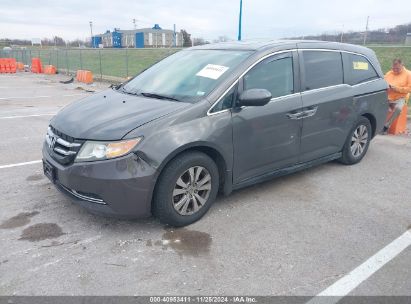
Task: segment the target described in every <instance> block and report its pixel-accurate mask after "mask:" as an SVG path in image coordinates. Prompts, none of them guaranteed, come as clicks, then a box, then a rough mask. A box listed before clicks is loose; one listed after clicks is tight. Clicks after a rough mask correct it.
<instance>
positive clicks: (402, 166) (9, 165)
mask: <svg viewBox="0 0 411 304" xmlns="http://www.w3.org/2000/svg"><path fill="white" fill-rule="evenodd" d="M62 79H67V77H64V76H45V75H33V74H28V73H20V74H14V75H0V139H1V140H0V156H1V157H0V181H1V182H0V207H1V212H0V248H1V250H0V295H199V294H200V295H309V296H314V295H317V294H319V293H321V292H322V291H324V290H326V289H327V288H329V287H330V286H332V285H333V284H337V283H338V282H339V281H340V280H342V279H344V278H345V277H347V276H348V275H350V272H351V271H352V270H354V269H357V267H359V266H360V265H361V264H362V263H364V262H366V261H367V260H369V259H370V258H371V257H373V256H374V255H375V254H376V253H378V252H379V251H380V250H381V249H383V248H385V247H386V246H387V245H389V244H391V243H393V242H396V241H395V240H397V239H398V238H399V237H401V236H404V234H405V241H404V240H403V242H407V238H408V236H407V235H406V234H407V233H408V234H409V235H410V236H411V233H409V232H407V229H409V228H410V229H411V187H410V185H411V154H410V151H411V137H410V136H409V135H402V136H380V135H379V136H377V137H376V138H375V139H374V140H373V142H372V143H371V146H370V149H369V151H368V154H367V155H366V157H365V158H364V159H363V161H362V162H361V163H360V164H358V165H355V166H344V165H341V164H339V163H337V162H332V163H328V164H325V165H322V166H318V167H315V168H312V169H310V170H305V171H303V172H300V173H296V174H292V175H290V176H286V177H281V178H278V179H275V180H272V181H269V182H265V183H262V184H259V185H256V186H253V187H249V188H246V189H242V190H239V191H235V192H234V193H233V194H232V195H230V196H229V197H219V198H218V199H217V201H216V203H215V205H214V206H213V207H212V208H211V209H210V211H209V212H208V214H207V215H206V216H205V217H204V218H203V219H202V220H200V221H199V222H197V223H195V224H193V225H190V226H188V227H185V228H180V229H173V228H170V227H166V226H164V225H162V224H160V223H159V222H158V221H157V220H156V219H153V218H149V219H145V220H134V221H124V220H117V219H110V218H104V217H101V216H95V215H92V214H90V213H88V212H87V211H86V210H84V209H82V208H80V207H78V206H76V205H74V204H72V203H71V202H70V201H69V200H68V199H67V198H65V197H64V196H63V195H62V194H60V193H59V192H58V191H57V190H56V189H55V188H54V187H53V186H52V185H51V183H50V182H49V180H48V179H47V178H45V177H44V176H43V173H42V166H41V162H40V160H41V146H42V142H43V140H44V135H45V132H46V129H47V126H48V122H49V120H50V119H51V117H52V115H53V114H55V113H56V112H57V111H58V110H59V109H61V108H62V107H63V106H65V105H67V104H69V103H70V102H73V101H74V100H77V99H79V98H83V97H86V96H89V95H90V94H93V93H92V92H87V90H91V91H99V90H102V89H103V88H104V87H106V88H107V87H108V85H96V86H90V87H89V86H87V87H84V86H83V87H81V86H79V85H78V84H76V83H72V84H62V83H59V80H62ZM85 89H86V90H85ZM90 119H92V117H91V118H90ZM27 162H30V163H27ZM31 162H33V163H31ZM403 238H404V237H403ZM410 238H411V237H410ZM393 247H395V248H397V249H398V248H399V245H398V246H397V243H395V244H394V245H393ZM403 247H404V246H403ZM390 248H391V247H390ZM384 257H385V256H384ZM379 261H380V260H379ZM377 262H378V261H377ZM367 265H368V264H367ZM410 265H411V247H410V246H408V245H407V246H405V248H402V249H401V250H399V249H398V252H394V254H392V255H391V257H390V258H389V259H388V260H386V261H384V263H383V265H380V267H377V268H375V271H374V272H372V273H371V274H370V275H369V276H368V277H367V276H365V277H364V276H363V277H360V276H356V280H357V281H358V282H357V284H356V286H354V288H353V289H352V290H350V291H349V293H348V294H349V295H408V296H411V267H410ZM350 281H352V280H350Z"/></svg>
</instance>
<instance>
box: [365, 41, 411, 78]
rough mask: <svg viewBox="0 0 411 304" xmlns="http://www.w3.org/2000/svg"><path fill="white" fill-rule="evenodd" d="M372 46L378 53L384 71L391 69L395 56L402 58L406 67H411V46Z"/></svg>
mask: <svg viewBox="0 0 411 304" xmlns="http://www.w3.org/2000/svg"><path fill="white" fill-rule="evenodd" d="M370 48H371V49H372V50H374V52H375V53H376V54H377V57H378V60H379V62H380V64H381V69H382V71H383V72H384V73H386V72H388V71H389V70H390V69H391V65H392V60H393V59H394V58H401V59H402V61H403V63H404V65H405V67H407V68H408V69H411V46H409V47H401V46H393V47H383V46H371V47H370Z"/></svg>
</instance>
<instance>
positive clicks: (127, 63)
mask: <svg viewBox="0 0 411 304" xmlns="http://www.w3.org/2000/svg"><path fill="white" fill-rule="evenodd" d="M126 78H128V48H126Z"/></svg>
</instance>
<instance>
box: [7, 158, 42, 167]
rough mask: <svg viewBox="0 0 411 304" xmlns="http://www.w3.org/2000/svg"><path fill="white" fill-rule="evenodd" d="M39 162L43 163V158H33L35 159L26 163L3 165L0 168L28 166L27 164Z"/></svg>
mask: <svg viewBox="0 0 411 304" xmlns="http://www.w3.org/2000/svg"><path fill="white" fill-rule="evenodd" d="M38 163H41V160H33V161H29V162H25V163H18V164H10V165H3V166H0V169H6V168H13V167H20V166H26V165H33V164H38Z"/></svg>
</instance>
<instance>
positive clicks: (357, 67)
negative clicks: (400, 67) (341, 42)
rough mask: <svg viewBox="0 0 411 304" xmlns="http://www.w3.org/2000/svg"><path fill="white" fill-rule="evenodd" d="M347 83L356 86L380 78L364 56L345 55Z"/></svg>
mask: <svg viewBox="0 0 411 304" xmlns="http://www.w3.org/2000/svg"><path fill="white" fill-rule="evenodd" d="M343 60H344V75H345V83H347V84H349V85H356V84H359V83H362V82H365V81H370V80H373V79H376V78H379V76H378V74H377V72H376V71H375V69H374V67H373V66H372V65H371V63H370V62H369V61H368V60H367V59H366V58H365V57H363V56H360V55H355V54H349V53H343Z"/></svg>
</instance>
